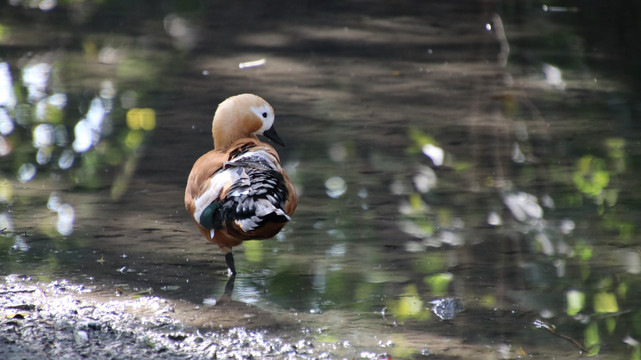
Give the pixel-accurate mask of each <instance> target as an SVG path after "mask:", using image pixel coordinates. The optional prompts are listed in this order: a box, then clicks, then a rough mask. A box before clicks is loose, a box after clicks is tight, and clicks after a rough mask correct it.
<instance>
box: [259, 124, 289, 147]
mask: <svg viewBox="0 0 641 360" xmlns="http://www.w3.org/2000/svg"><path fill="white" fill-rule="evenodd" d="M263 135H265V137H266V138H268V139H269V140H271V141H273V142H275V143H276V144H278V145H280V146H285V142H284V141H283V140H282V139H281V138H280V136H278V134H276V129H274V125H272V127H270V128H269V129H267V130H265V132H264V133H263Z"/></svg>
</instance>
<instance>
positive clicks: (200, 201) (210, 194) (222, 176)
mask: <svg viewBox="0 0 641 360" xmlns="http://www.w3.org/2000/svg"><path fill="white" fill-rule="evenodd" d="M239 178H240V176H238V174H237V173H236V171H234V170H233V169H230V170H223V171H221V172H219V173H216V175H214V176H213V177H212V178H211V181H210V182H209V187H208V188H207V190H205V192H203V193H202V194H201V195H200V196H199V197H197V198H196V199H195V200H194V203H195V204H196V211H194V219H196V221H197V222H198V223H199V224H200V215H201V214H202V213H203V211H204V210H205V208H207V206H209V204H211V203H212V202H213V201H214V200H216V199H218V197H219V196H220V193H221V191H222V190H223V187H225V185H227V184H229V183H234V182H236V181H237V180H238V179H239Z"/></svg>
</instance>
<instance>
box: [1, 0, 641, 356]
mask: <svg viewBox="0 0 641 360" xmlns="http://www.w3.org/2000/svg"><path fill="white" fill-rule="evenodd" d="M622 3H624V2H622ZM575 6H576V4H575V3H572V4H570V5H568V4H565V2H558V4H555V5H554V6H552V5H550V4H547V5H546V4H544V3H542V2H539V1H533V2H512V1H456V2H452V4H445V2H442V1H420V2H419V1H403V0H402V1H388V2H374V1H358V2H357V1H354V2H349V1H347V2H346V1H325V2H312V1H308V2H296V3H295V4H284V3H283V4H281V5H278V6H277V5H274V4H267V3H265V2H259V1H247V2H231V3H230V2H225V3H223V2H213V3H210V2H205V1H202V2H199V1H188V2H179V1H137V2H134V3H132V2H130V1H89V0H85V1H73V2H67V1H58V3H56V2H55V1H20V0H12V1H9V3H3V4H2V5H1V6H0V10H1V13H0V46H1V47H0V156H1V157H0V229H2V228H4V229H5V230H4V231H3V234H2V236H0V274H2V275H9V274H24V275H27V276H31V277H32V278H34V279H37V280H41V281H48V280H55V279H68V280H69V281H72V282H74V283H81V284H87V285H92V286H95V287H97V288H98V289H101V290H100V291H102V292H103V293H104V294H107V295H109V294H113V296H115V295H116V293H117V292H118V293H122V294H124V295H127V294H131V293H135V292H137V291H140V290H146V289H151V291H153V294H155V295H158V296H162V297H165V298H167V299H170V300H172V301H180V302H181V303H184V304H187V305H188V306H186V308H188V309H191V310H189V311H187V310H185V311H184V313H183V314H180V316H182V319H183V321H185V322H187V323H189V324H191V325H194V326H199V327H202V328H219V327H225V328H228V327H234V326H242V327H248V328H265V329H268V331H269V332H272V333H274V334H276V335H279V336H285V337H291V338H295V337H296V336H298V334H308V335H309V334H312V335H313V334H317V336H316V335H313V336H315V339H316V341H317V342H319V343H321V342H324V343H333V344H335V345H336V346H335V349H336V355H335V356H336V357H343V356H344V357H347V358H375V357H377V356H378V354H383V353H384V354H388V355H389V356H392V357H393V358H422V357H427V358H430V357H439V358H445V359H446V358H517V357H530V358H541V359H548V358H576V356H577V354H579V353H580V352H584V353H585V352H589V353H592V354H599V355H604V356H606V355H610V356H615V357H617V358H631V359H641V348H640V347H639V342H638V341H639V340H641V292H640V289H641V288H639V287H637V285H641V278H640V276H639V274H640V273H641V256H640V253H639V249H640V246H639V236H640V234H639V226H638V224H637V223H638V219H639V218H641V213H640V211H639V210H640V208H639V203H640V199H639V191H638V179H639V175H640V174H639V173H637V172H636V171H639V169H641V167H640V166H639V161H640V155H641V140H640V139H641V137H640V135H641V134H640V130H641V127H640V126H639V111H640V109H641V107H640V106H639V104H641V103H640V102H639V100H640V99H639V97H638V95H637V93H636V92H635V90H636V89H638V87H639V85H640V84H641V82H640V81H639V75H640V74H641V72H639V68H638V66H637V65H638V61H639V56H638V54H639V45H638V44H637V41H636V40H634V39H638V36H639V35H640V34H639V33H638V32H639V31H638V27H637V26H636V25H635V24H638V21H639V19H638V14H639V12H638V11H637V12H636V13H635V12H634V11H630V9H634V8H637V10H638V7H639V6H638V5H636V3H632V2H630V3H629V4H626V5H625V6H624V5H623V4H622V5H616V6H615V5H612V6H608V7H601V6H602V5H600V4H599V3H598V2H586V3H585V4H581V5H580V6H579V7H575ZM633 14H637V15H633ZM635 16H636V18H635ZM613 19H616V21H615V22H613V21H614V20H613ZM241 92H253V93H256V94H259V95H261V96H263V97H264V98H266V99H267V100H268V101H269V102H270V103H271V104H272V105H273V107H274V108H275V111H276V118H277V120H276V126H277V128H278V131H279V134H280V136H281V137H282V138H283V139H284V140H285V142H286V143H287V147H285V148H278V149H277V150H278V151H279V153H280V154H281V158H282V160H283V162H284V165H285V167H286V169H287V171H288V173H289V174H290V177H291V178H292V180H293V181H294V183H295V184H296V187H297V189H298V190H299V193H300V202H299V205H298V210H297V211H296V213H295V215H294V217H293V221H292V222H291V223H290V224H289V225H288V226H287V227H286V228H285V230H284V231H283V232H282V233H281V234H279V235H278V236H277V237H276V238H275V239H272V240H267V241H262V242H256V241H252V242H247V243H246V244H245V245H244V246H242V247H241V248H239V249H238V250H236V251H235V253H236V262H237V268H238V271H239V273H240V274H239V276H238V277H237V278H236V280H235V283H233V285H234V289H233V293H232V297H231V300H232V301H231V304H232V305H233V306H232V305H227V306H229V307H228V308H226V309H225V310H222V311H221V310H220V308H219V306H220V299H221V296H222V295H223V293H224V290H225V286H226V285H231V284H228V278H227V275H226V267H225V265H224V260H223V257H222V256H221V254H220V253H219V251H218V249H217V248H216V247H215V246H213V245H211V244H208V243H206V242H205V240H204V239H203V238H202V236H201V235H200V234H199V233H198V231H197V230H196V228H195V226H194V225H193V224H192V221H191V219H190V218H189V217H188V215H187V214H186V212H185V210H184V206H183V191H184V185H185V182H186V177H187V174H188V172H189V169H190V168H191V165H192V164H193V162H194V161H195V160H196V159H197V158H198V156H200V155H201V154H202V153H204V152H206V151H208V150H209V149H211V147H212V141H211V136H210V126H211V117H212V115H213V112H214V110H215V107H216V104H217V103H219V102H220V101H222V100H223V99H224V98H226V97H227V96H230V95H234V94H237V93H241ZM216 303H218V305H214V304H216ZM537 321H541V322H545V323H547V324H550V325H551V326H553V327H554V329H555V330H552V331H548V330H546V329H544V328H541V327H540V326H537V324H540V323H539V322H537ZM572 340H574V341H572ZM365 349H367V350H365Z"/></svg>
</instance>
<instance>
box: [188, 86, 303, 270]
mask: <svg viewBox="0 0 641 360" xmlns="http://www.w3.org/2000/svg"><path fill="white" fill-rule="evenodd" d="M273 123H274V110H273V109H272V107H271V106H270V105H269V104H268V103H267V102H266V101H265V100H264V99H262V98H261V97H259V96H256V95H253V94H241V95H236V96H232V97H230V98H228V99H226V100H225V101H223V102H222V103H221V104H220V105H219V106H218V108H217V109H216V113H215V115H214V119H213V121H212V135H213V138H214V150H211V151H209V152H208V153H206V154H204V155H203V156H201V157H200V158H199V159H198V160H197V161H196V163H195V164H194V166H193V168H192V169H191V172H190V174H189V178H188V180H187V187H186V189H185V208H186V209H187V211H188V212H189V214H190V215H191V217H192V219H193V220H194V222H195V223H196V226H197V227H198V230H199V231H200V232H201V233H202V234H203V235H204V236H205V237H206V238H207V240H208V241H210V242H213V243H214V244H216V245H218V246H219V247H220V249H221V250H222V251H223V253H225V259H226V261H227V266H228V267H229V270H230V271H231V273H232V274H235V273H236V269H235V266H234V258H233V255H232V252H231V249H232V248H233V247H234V246H238V245H240V244H241V243H242V242H243V241H244V240H251V239H268V238H271V237H273V236H275V235H276V234H278V232H279V231H280V230H281V229H282V228H283V226H285V224H286V223H287V222H288V221H289V220H290V216H291V215H292V214H293V213H294V210H295V209H296V204H297V196H296V190H295V188H294V185H293V184H292V182H291V180H290V179H289V177H288V176H287V174H286V173H285V171H284V170H283V169H282V167H281V165H280V158H279V156H278V153H277V152H276V150H274V148H273V147H271V146H270V145H269V144H266V143H264V142H261V141H260V140H258V138H257V135H264V136H266V137H267V138H269V139H271V140H273V141H274V142H276V143H278V144H280V145H284V144H283V141H282V140H281V139H280V138H279V137H278V135H277V134H276V132H275V130H274V126H273Z"/></svg>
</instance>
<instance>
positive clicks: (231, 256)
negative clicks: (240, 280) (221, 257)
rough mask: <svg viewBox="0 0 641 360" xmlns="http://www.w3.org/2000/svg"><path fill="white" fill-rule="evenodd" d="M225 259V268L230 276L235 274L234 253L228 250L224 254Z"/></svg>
mask: <svg viewBox="0 0 641 360" xmlns="http://www.w3.org/2000/svg"><path fill="white" fill-rule="evenodd" d="M225 261H226V262H227V268H229V272H230V273H231V275H232V276H234V275H236V266H235V265H234V254H232V253H231V251H230V252H228V253H226V254H225Z"/></svg>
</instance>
